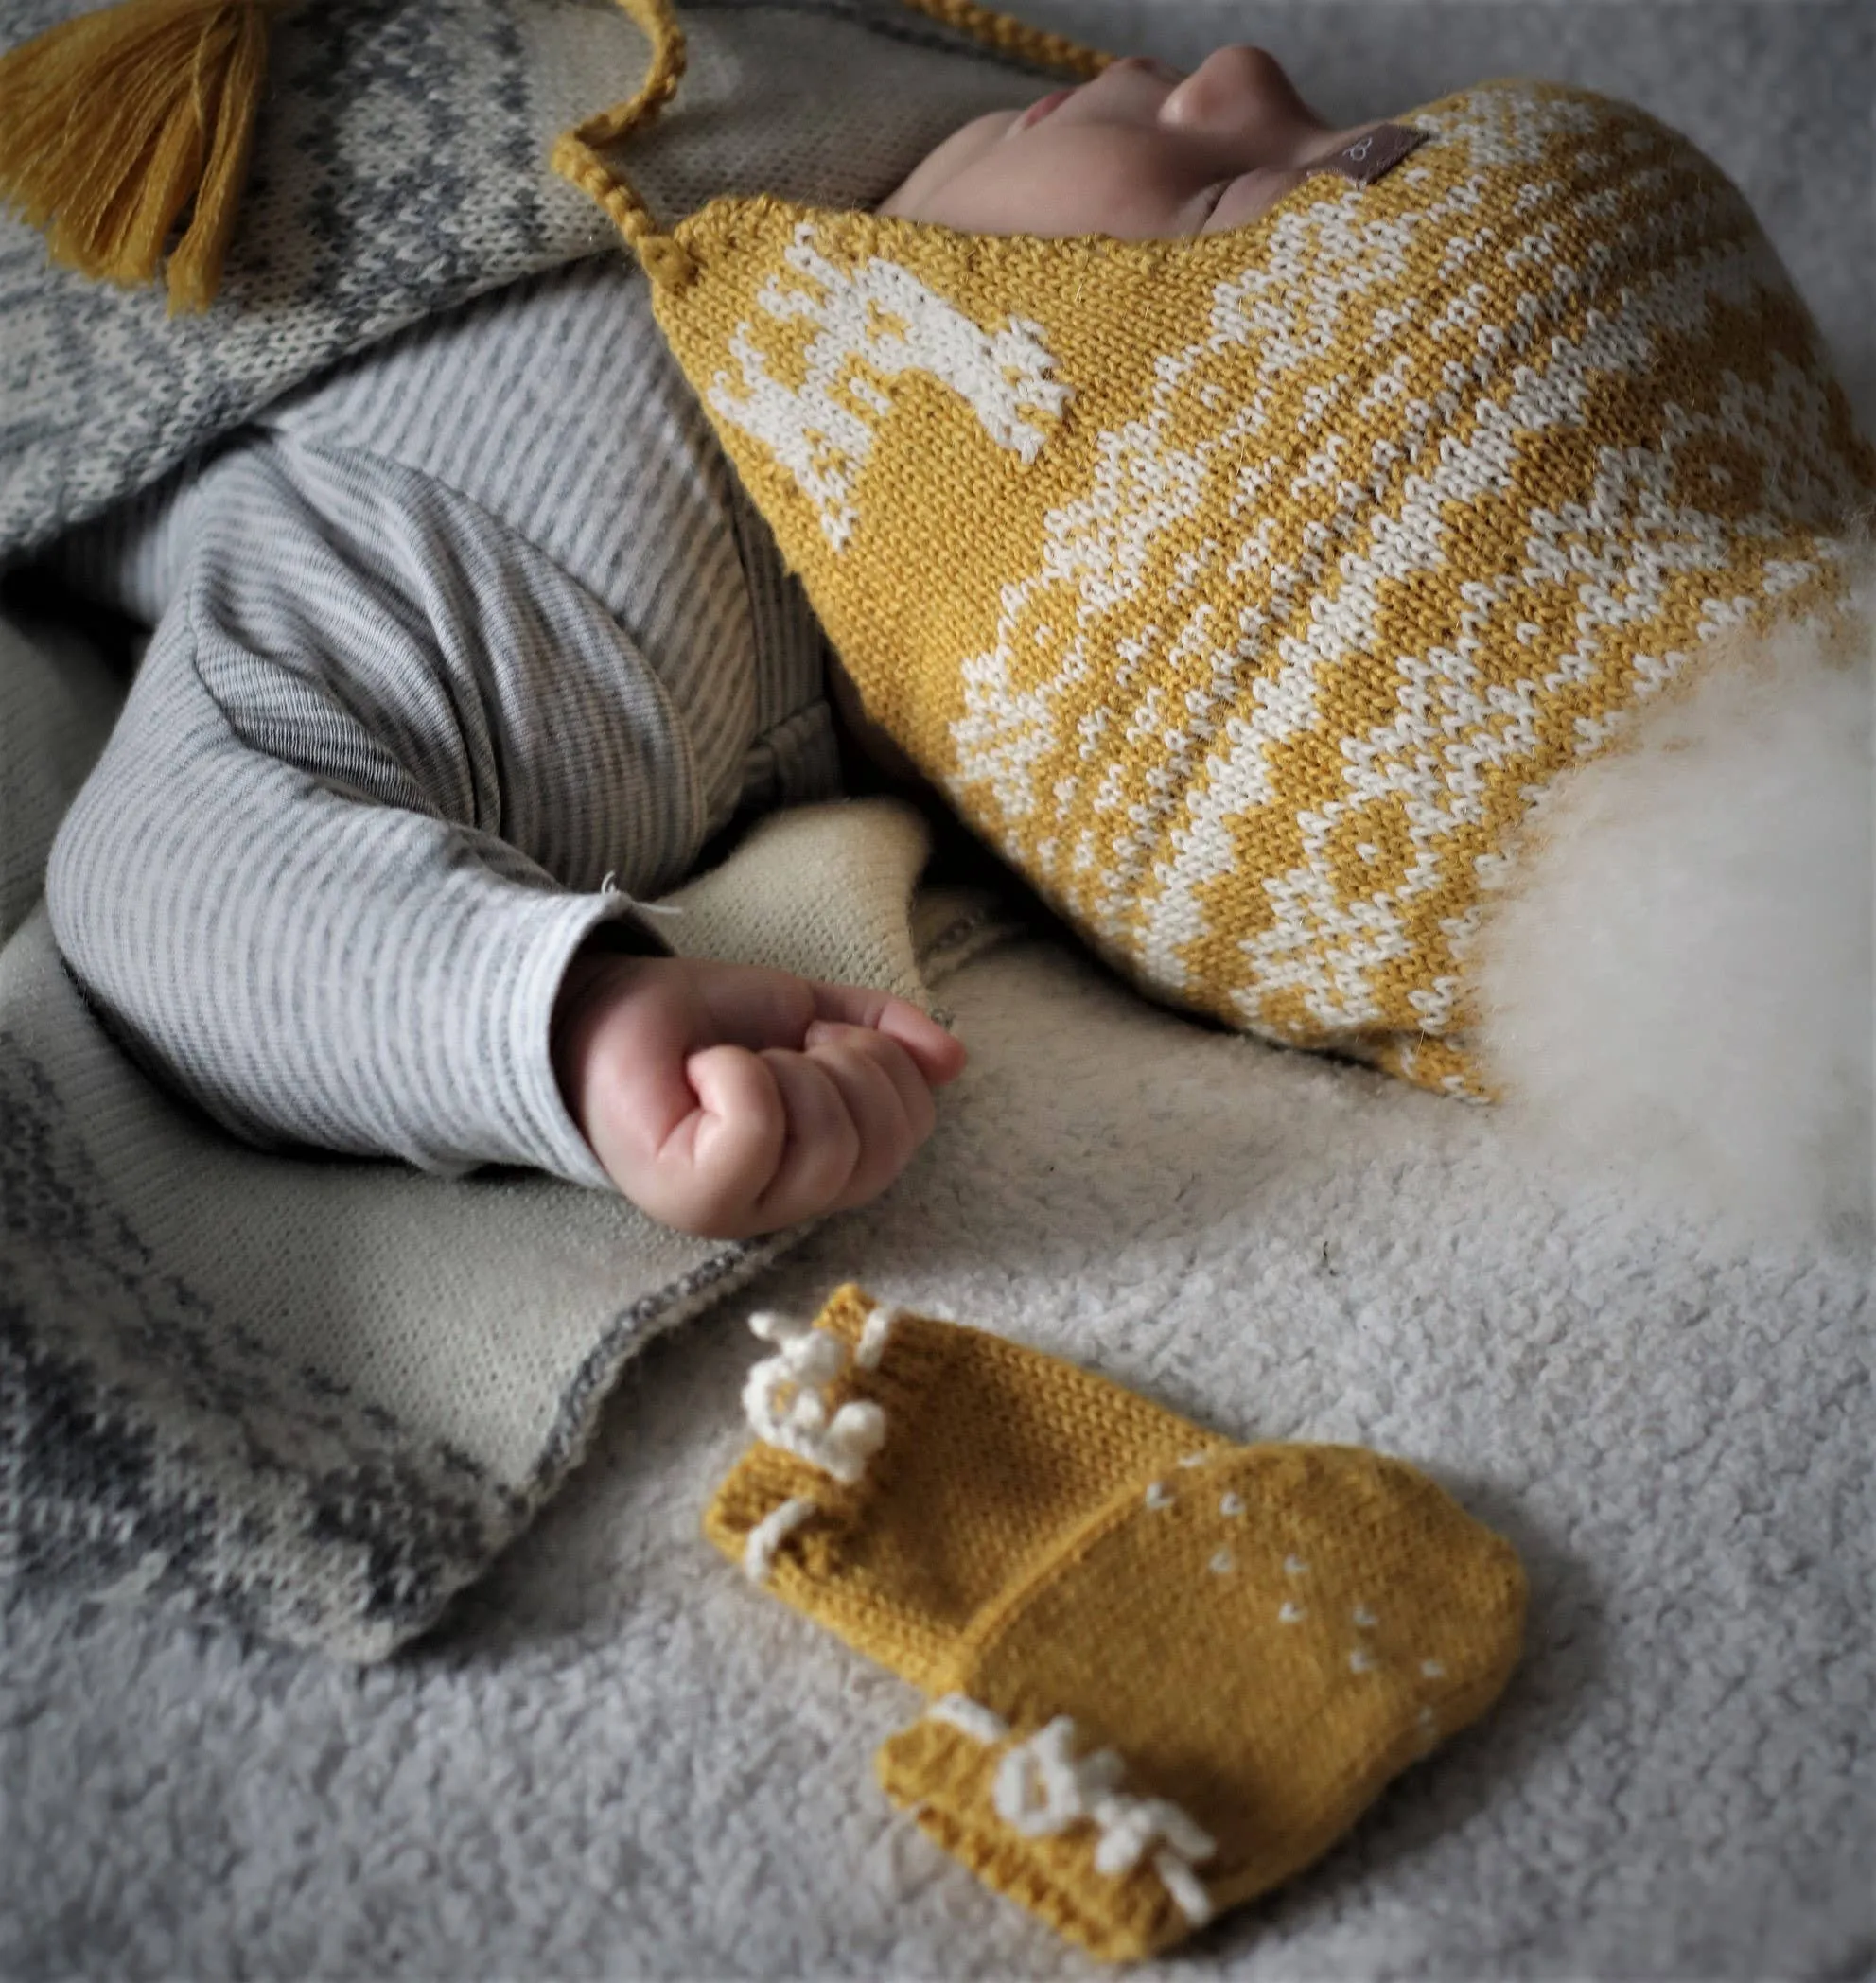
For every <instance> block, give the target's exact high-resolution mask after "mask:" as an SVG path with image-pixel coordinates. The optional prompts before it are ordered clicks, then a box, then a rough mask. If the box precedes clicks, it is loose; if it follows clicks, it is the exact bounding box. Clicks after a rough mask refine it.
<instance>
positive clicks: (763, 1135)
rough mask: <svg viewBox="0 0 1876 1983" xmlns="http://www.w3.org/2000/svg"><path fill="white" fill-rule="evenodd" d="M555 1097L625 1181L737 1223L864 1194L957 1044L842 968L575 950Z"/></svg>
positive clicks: (674, 1214) (710, 1229)
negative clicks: (814, 974) (813, 972)
mask: <svg viewBox="0 0 1876 1983" xmlns="http://www.w3.org/2000/svg"><path fill="white" fill-rule="evenodd" d="M553 1065H554V1072H555V1074H556V1075H557V1076H558V1078H559V1081H560V1091H561V1093H562V1095H564V1096H565V1097H566V1099H567V1106H568V1107H569V1109H570V1110H571V1112H572V1114H573V1119H574V1121H575V1122H577V1123H578V1124H579V1126H580V1131H581V1133H582V1134H583V1135H584V1136H585V1137H586V1139H587V1142H588V1143H590V1144H591V1145H592V1147H593V1151H594V1153H595V1154H596V1155H597V1156H598V1158H599V1160H600V1162H601V1163H602V1164H603V1165H604V1166H605V1170H606V1173H607V1175H608V1176H609V1177H610V1178H611V1179H612V1181H613V1183H614V1184H616V1185H618V1186H619V1188H620V1190H622V1192H623V1193H624V1194H625V1196H626V1197H627V1198H629V1199H630V1200H632V1202H634V1203H635V1204H637V1205H640V1206H642V1207H643V1209H644V1210H645V1211H647V1212H649V1213H650V1214H651V1215H652V1217H653V1218H654V1219H659V1220H663V1221H664V1222H665V1223H666V1224H667V1225H674V1226H677V1227H679V1228H681V1229H682V1230H683V1231H685V1232H691V1233H703V1234H707V1235H709V1236H710V1237H712V1238H721V1239H740V1238H745V1237H748V1236H749V1235H751V1234H754V1233H767V1232H773V1231H774V1230H775V1229H776V1228H778V1227H780V1226H785V1225H793V1224H794V1223H795V1222H796V1220H801V1219H810V1218H813V1217H814V1216H815V1214H816V1213H820V1212H838V1211H843V1210H845V1209H846V1208H847V1207H848V1206H850V1205H858V1204H864V1203H865V1202H866V1201H867V1200H868V1199H869V1198H873V1197H876V1196H877V1195H878V1194H879V1193H880V1192H882V1191H884V1190H885V1187H886V1186H887V1185H889V1184H891V1183H892V1181H893V1179H894V1178H896V1177H897V1176H898V1175H899V1173H900V1172H901V1171H902V1170H903V1169H904V1167H905V1166H906V1164H907V1162H908V1161H909V1160H910V1159H911V1156H912V1153H913V1151H914V1150H916V1149H918V1147H919V1146H920V1144H921V1143H922V1142H923V1141H924V1140H925V1138H926V1137H927V1136H928V1135H929V1134H930V1133H931V1129H932V1122H933V1116H934V1110H933V1105H932V1093H931V1091H932V1090H933V1088H935V1087H941V1086H942V1085H943V1084H944V1083H945V1082H946V1081H948V1080H951V1079H954V1078H955V1077H956V1075H957V1074H958V1073H959V1072H960V1071H961V1069H962V1068H963V1065H964V1049H963V1047H962V1046H961V1045H960V1044H958V1043H957V1042H956V1040H954V1039H953V1038H952V1037H951V1035H950V1034H949V1033H947V1032H946V1031H945V1030H944V1028H943V1027H941V1026H939V1025H938V1023H937V1022H936V1021H935V1020H932V1019H928V1018H927V1017H926V1016H925V1014H924V1013H922V1012H921V1011H920V1010H919V1009H918V1008H917V1007H916V1006H910V1005H907V1004H906V1003H905V1001H904V1000H903V998H893V997H890V996H888V994H887V993H885V992H884V991H863V990H861V989H860V988H859V987H858V986H854V985H818V984H811V983H810V982H809V981H808V980H807V979H806V978H798V977H792V976H790V975H789V974H788V973H786V972H783V971H762V970H758V969H756V968H754V967H753V966H749V965H743V964H710V963H705V962H702V961H700V960H697V959H693V958H685V957H629V956H609V955H605V954H602V953H590V952H589V953H583V954H582V955H580V956H576V957H575V958H574V959H573V962H572V964H571V965H570V967H569V970H568V973H567V978H566V982H565V984H564V985H563V987H562V989H561V993H560V1000H559V1003H558V1005H557V1006H556V1007H555V1009H554V1018H553Z"/></svg>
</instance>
